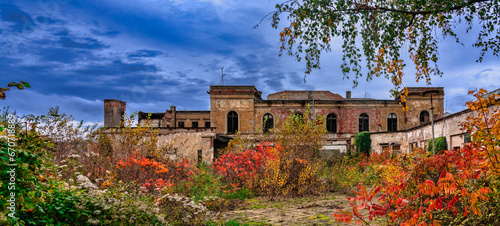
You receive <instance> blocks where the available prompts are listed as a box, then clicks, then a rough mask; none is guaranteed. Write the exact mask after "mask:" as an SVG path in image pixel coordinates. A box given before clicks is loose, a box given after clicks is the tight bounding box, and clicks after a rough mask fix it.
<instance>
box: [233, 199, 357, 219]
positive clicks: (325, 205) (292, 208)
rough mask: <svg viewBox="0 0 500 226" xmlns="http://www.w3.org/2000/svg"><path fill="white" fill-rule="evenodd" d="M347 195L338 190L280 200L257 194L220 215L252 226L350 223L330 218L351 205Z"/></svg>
mask: <svg viewBox="0 0 500 226" xmlns="http://www.w3.org/2000/svg"><path fill="white" fill-rule="evenodd" d="M347 197H348V196H347V195H345V194H340V193H327V194H324V195H321V196H311V197H304V198H294V199H281V200H269V199H266V198H261V197H258V198H254V199H248V200H245V202H244V203H242V205H241V206H240V207H239V208H238V209H237V210H233V211H228V212H225V213H224V215H223V218H224V220H225V221H228V220H236V221H238V222H240V223H250V224H251V225H350V224H344V223H339V222H335V220H334V217H333V213H334V212H335V211H337V210H338V209H344V208H349V207H350V205H349V202H348V201H347Z"/></svg>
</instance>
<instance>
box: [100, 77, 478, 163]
mask: <svg viewBox="0 0 500 226" xmlns="http://www.w3.org/2000/svg"><path fill="white" fill-rule="evenodd" d="M407 88H408V96H406V103H405V104H406V106H407V107H408V111H406V112H404V111H403V108H402V105H401V104H400V102H401V101H400V96H397V97H395V98H394V99H389V100H381V99H371V98H352V97H351V92H350V91H347V92H346V94H345V96H341V95H339V94H336V93H332V92H330V91H282V92H277V93H273V94H269V95H268V96H267V98H266V99H264V98H262V92H261V91H259V90H257V89H256V88H255V86H210V90H209V91H208V92H207V93H208V95H209V96H210V110H208V111H178V110H176V107H175V106H171V107H170V108H169V109H167V110H166V111H165V112H162V113H148V112H139V120H138V124H139V125H146V124H147V125H150V126H153V127H156V128H157V129H158V130H159V133H158V134H159V144H158V145H159V146H162V145H166V144H170V145H171V146H174V147H175V148H174V150H175V152H172V153H167V154H171V155H174V156H177V157H181V158H188V159H189V160H190V161H194V162H196V161H201V160H203V161H207V162H211V161H212V159H213V158H214V157H217V153H218V150H219V149H221V148H224V147H225V146H226V145H227V142H228V141H229V140H230V139H232V138H234V136H235V134H236V133H238V134H240V135H242V136H246V137H250V138H252V137H254V136H255V135H256V134H258V133H263V132H272V131H273V129H275V128H276V129H279V127H280V123H279V122H283V121H284V120H285V119H286V118H287V117H289V116H290V115H291V114H297V115H298V116H302V117H303V116H304V115H305V113H306V111H308V110H309V112H310V113H309V116H308V117H310V118H312V117H325V118H326V125H325V126H326V129H327V131H328V134H327V137H326V142H325V144H324V148H323V149H324V150H323V151H325V152H326V153H330V151H331V152H333V151H340V152H345V151H346V150H349V149H350V148H351V144H352V140H353V137H354V136H355V135H356V134H357V133H359V132H363V131H368V132H370V136H371V138H372V151H376V152H378V151H382V150H384V149H392V150H406V151H408V150H411V149H412V148H415V147H424V146H425V145H427V141H428V140H429V139H430V138H431V135H430V120H431V118H433V120H434V121H435V124H436V125H435V128H436V135H435V137H440V136H445V137H447V141H448V145H449V148H457V147H461V146H463V143H464V141H466V139H467V138H466V137H467V134H466V133H465V132H464V131H461V128H460V126H459V124H460V122H461V121H460V120H462V121H463V119H464V118H465V117H466V116H467V114H470V112H467V111H462V112H459V113H456V114H453V115H450V116H446V117H444V108H443V102H444V89H443V87H425V88H424V87H407ZM125 108H126V103H125V102H122V101H119V100H112V99H107V100H105V101H104V113H105V119H104V126H105V127H117V126H118V125H119V123H120V120H121V119H122V115H123V113H124V112H125ZM431 114H432V115H431Z"/></svg>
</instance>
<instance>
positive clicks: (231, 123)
mask: <svg viewBox="0 0 500 226" xmlns="http://www.w3.org/2000/svg"><path fill="white" fill-rule="evenodd" d="M232 113H234V115H230V114H232ZM238 120H239V119H238V112H236V111H229V112H228V113H227V114H226V122H227V123H226V126H227V130H226V131H227V134H235V133H236V132H237V131H238Z"/></svg>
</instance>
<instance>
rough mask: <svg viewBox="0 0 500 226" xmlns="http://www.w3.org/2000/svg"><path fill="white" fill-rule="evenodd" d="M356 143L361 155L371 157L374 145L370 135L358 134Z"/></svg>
mask: <svg viewBox="0 0 500 226" xmlns="http://www.w3.org/2000/svg"><path fill="white" fill-rule="evenodd" d="M354 143H355V144H356V148H357V150H358V152H359V153H362V154H365V155H366V156H369V155H370V147H371V144H372V140H371V139H370V133H368V132H366V131H365V132H361V133H358V134H357V135H356V138H355V141H354Z"/></svg>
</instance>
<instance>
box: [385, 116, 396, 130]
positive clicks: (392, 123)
mask: <svg viewBox="0 0 500 226" xmlns="http://www.w3.org/2000/svg"><path fill="white" fill-rule="evenodd" d="M397 130H398V116H396V114H394V113H390V114H389V115H388V116H387V131H397Z"/></svg>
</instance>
